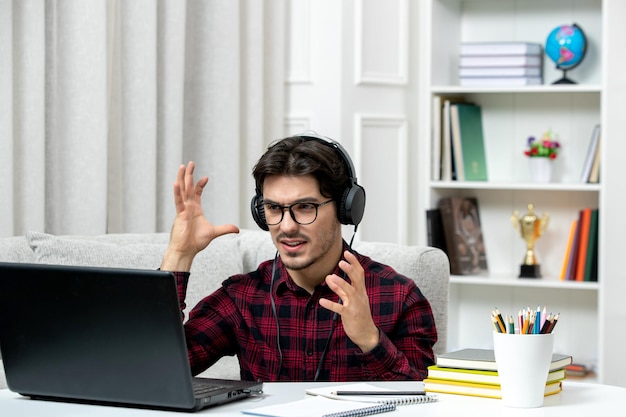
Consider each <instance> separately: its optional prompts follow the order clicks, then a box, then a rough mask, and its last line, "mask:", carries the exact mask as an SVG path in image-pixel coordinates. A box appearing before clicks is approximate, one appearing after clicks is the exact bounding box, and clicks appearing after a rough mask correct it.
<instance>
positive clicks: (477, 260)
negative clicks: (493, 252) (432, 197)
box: [438, 197, 488, 275]
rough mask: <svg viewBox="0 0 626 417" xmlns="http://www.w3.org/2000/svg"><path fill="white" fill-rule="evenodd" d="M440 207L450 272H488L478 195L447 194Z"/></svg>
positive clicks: (455, 273) (463, 273) (440, 201)
mask: <svg viewBox="0 0 626 417" xmlns="http://www.w3.org/2000/svg"><path fill="white" fill-rule="evenodd" d="M438 206H439V209H440V210H441V221H442V224H443V230H444V235H445V239H446V247H447V251H446V253H447V254H448V259H449V260H450V273H451V274H453V275H470V274H480V273H484V272H487V271H488V268H487V254H486V250H485V244H484V240H483V232H482V228H481V225H480V215H479V212H478V201H477V200H476V198H473V197H470V198H465V197H445V198H442V199H441V200H439V203H438Z"/></svg>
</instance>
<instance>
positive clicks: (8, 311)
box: [0, 263, 262, 411]
mask: <svg viewBox="0 0 626 417" xmlns="http://www.w3.org/2000/svg"><path fill="white" fill-rule="evenodd" d="M0 351H1V353H2V361H3V363H4V368H5V373H6V378H7V384H8V387H9V389H10V390H11V391H14V392H17V393H20V394H21V395H24V396H29V397H32V398H38V399H51V400H61V401H78V402H83V403H98V404H102V403H105V404H115V405H123V406H135V407H142V408H164V409H173V410H186V411H192V410H198V409H200V408H204V407H206V406H212V405H215V404H221V403H224V402H228V401H233V400H238V399H241V398H245V397H246V396H249V395H251V394H256V393H260V392H261V389H262V383H261V382H246V381H233V380H219V379H206V378H192V376H191V371H190V368H189V362H188V359H187V348H186V343H185V337H184V332H183V326H182V320H181V312H180V308H179V304H178V297H177V290H176V283H175V278H174V275H173V274H172V273H169V272H165V271H157V270H138V269H115V268H95V267H76V266H59V265H43V264H20V263H0ZM204 383H210V387H209V388H207V387H205V389H204V391H205V392H206V393H205V394H204V395H202V396H198V395H195V394H194V385H203V384H204Z"/></svg>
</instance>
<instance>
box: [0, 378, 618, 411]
mask: <svg viewBox="0 0 626 417" xmlns="http://www.w3.org/2000/svg"><path fill="white" fill-rule="evenodd" d="M372 384H374V385H380V386H384V387H390V388H395V389H413V390H414V389H420V388H421V383H419V382H389V383H376V382H374V383H372ZM329 385H337V384H331V383H322V382H319V383H314V382H312V383H306V382H304V383H266V384H264V394H263V396H261V397H258V398H252V397H251V398H247V399H243V400H241V401H237V402H234V403H230V404H225V405H221V406H217V407H213V408H208V409H205V410H202V411H200V412H197V413H194V414H187V413H178V412H168V411H154V410H144V409H135V408H122V407H106V406H96V405H83V404H71V403H60V402H50V401H38V400H31V399H29V398H24V397H21V396H20V395H18V394H15V393H13V392H11V391H9V390H6V389H4V390H0V410H1V414H2V415H3V416H11V417H26V416H31V417H32V416H38V417H75V416H81V417H91V416H102V417H104V416H106V417H141V416H168V415H171V416H179V417H180V416H181V415H205V414H206V415H211V416H222V417H225V416H242V415H243V414H241V410H246V409H251V408H256V407H260V406H264V405H270V404H277V403H282V402H288V401H293V400H297V399H302V398H305V397H306V394H305V393H304V391H305V389H306V388H311V387H321V386H329ZM624 406H626V388H621V387H615V386H610V385H600V384H593V383H584V382H577V381H564V382H563V392H561V393H560V394H557V395H552V396H549V397H546V398H545V402H544V406H543V407H541V408H531V409H515V408H507V407H504V406H502V403H501V401H500V400H496V399H489V398H478V397H468V396H462V395H447V394H439V401H438V402H436V403H430V404H415V405H404V406H400V407H398V408H397V409H396V411H395V412H394V413H393V414H383V415H385V416H394V415H395V416H397V417H400V416H412V417H414V416H416V415H419V416H420V417H429V416H448V415H463V416H465V417H472V416H503V417H506V416H520V417H521V416H523V417H526V416H531V417H532V416H565V415H566V416H568V417H576V416H591V415H610V414H611V413H614V412H615V410H623V409H624ZM418 412H419V414H418Z"/></svg>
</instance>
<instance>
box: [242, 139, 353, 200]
mask: <svg viewBox="0 0 626 417" xmlns="http://www.w3.org/2000/svg"><path fill="white" fill-rule="evenodd" d="M273 175H287V176H303V175H312V176H314V177H315V178H316V179H317V182H318V183H319V186H320V193H321V194H322V195H323V196H324V197H328V198H332V199H333V200H335V202H336V203H337V204H338V205H339V204H341V201H342V199H343V194H344V191H345V190H346V189H347V188H348V187H350V185H351V180H350V177H349V174H348V171H347V169H346V163H345V161H344V160H343V159H342V157H341V156H340V155H339V153H338V152H337V150H335V149H334V148H332V147H331V146H329V145H328V144H325V143H322V142H321V141H319V140H315V139H311V138H306V137H300V136H292V137H287V138H284V139H281V140H279V141H277V142H274V143H273V144H271V145H270V146H269V148H268V149H267V151H266V152H265V154H263V156H261V158H260V159H259V161H258V162H257V164H256V165H255V166H254V169H253V170H252V176H253V177H254V180H255V187H256V192H257V194H258V195H262V194H263V183H264V182H265V178H267V177H269V176H273Z"/></svg>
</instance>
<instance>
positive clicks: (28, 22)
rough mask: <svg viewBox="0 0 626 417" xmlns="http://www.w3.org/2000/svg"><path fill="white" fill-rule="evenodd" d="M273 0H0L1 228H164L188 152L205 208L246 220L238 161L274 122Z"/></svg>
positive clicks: (277, 70)
mask: <svg viewBox="0 0 626 417" xmlns="http://www.w3.org/2000/svg"><path fill="white" fill-rule="evenodd" d="M284 8H285V2H284V0H276V1H272V2H257V1H254V0H240V1H231V0H216V1H200V0H188V1H180V0H158V1H154V0H133V1H125V0H13V1H11V0H0V170H1V171H0V174H1V175H0V195H2V205H1V206H0V236H11V235H21V234H24V233H25V232H26V231H29V230H36V231H45V232H49V233H55V234H100V233H124V232H137V233H145V232H166V231H169V228H170V226H171V222H172V220H173V218H174V204H173V201H172V184H173V182H174V179H175V176H176V170H177V168H178V166H179V165H180V164H182V163H187V162H188V161H189V160H194V161H195V162H196V165H197V168H196V177H197V178H199V177H200V176H203V175H208V176H209V178H210V182H209V185H208V186H207V188H206V191H205V194H204V197H203V205H204V208H205V213H206V215H207V217H208V218H209V219H210V220H211V221H212V222H214V223H216V224H219V223H235V224H239V225H240V226H242V227H252V223H251V220H250V213H249V201H250V200H249V199H250V197H251V196H252V192H253V189H252V182H251V177H250V171H251V168H252V165H253V163H254V162H255V161H256V159H257V158H258V157H259V155H260V153H261V152H262V151H263V149H264V148H265V146H266V145H267V143H269V141H271V140H272V139H275V138H276V137H279V136H280V135H282V133H283V101H284V85H283V84H284V77H283V75H284V74H283V72H284V39H283V38H284V24H285V22H284V19H283V18H280V16H281V15H282V16H284ZM270 15H272V16H279V19H277V20H271V24H268V23H269V21H270V18H269V16H270ZM270 42H271V44H270Z"/></svg>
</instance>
